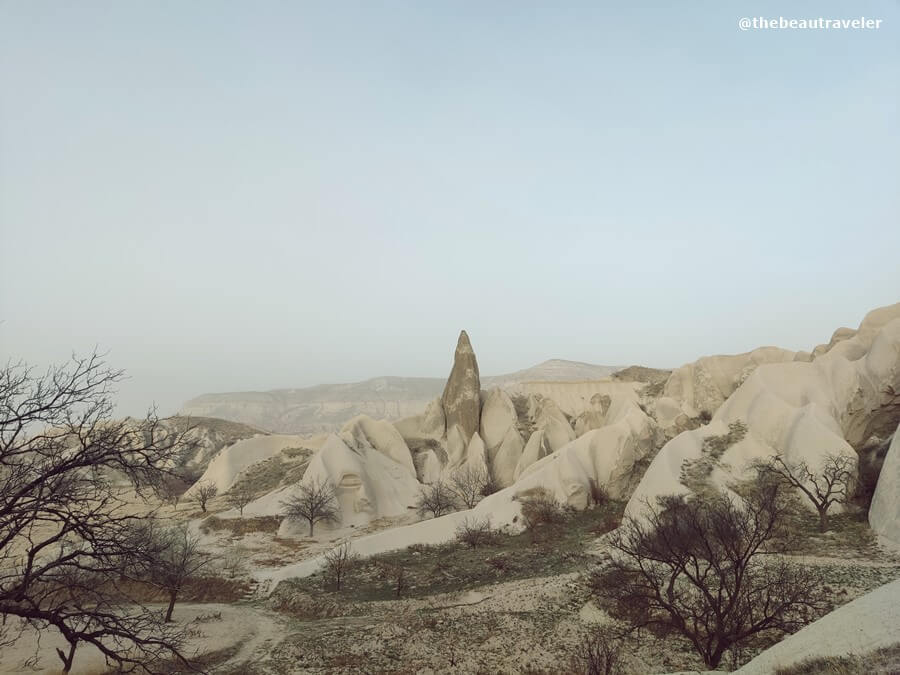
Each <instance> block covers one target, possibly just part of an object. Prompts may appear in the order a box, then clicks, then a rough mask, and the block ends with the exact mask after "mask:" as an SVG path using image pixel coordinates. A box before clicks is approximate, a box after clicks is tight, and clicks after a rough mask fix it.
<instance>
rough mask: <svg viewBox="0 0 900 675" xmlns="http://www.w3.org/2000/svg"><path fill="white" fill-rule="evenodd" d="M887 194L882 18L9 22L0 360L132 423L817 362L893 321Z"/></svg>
mask: <svg viewBox="0 0 900 675" xmlns="http://www.w3.org/2000/svg"><path fill="white" fill-rule="evenodd" d="M780 15H783V16H785V17H788V18H805V17H819V16H823V17H834V18H854V17H858V16H860V15H865V16H869V17H874V18H881V19H882V20H883V24H882V26H881V28H880V29H879V30H868V31H865V30H864V31H835V30H832V31H819V32H809V31H799V30H797V31H748V32H742V31H740V30H739V29H738V19H740V18H741V17H745V16H746V17H754V16H774V17H778V16H780ZM898 187H900V4H898V2H896V1H893V0H892V1H885V2H873V3H865V2H853V3H851V2H845V3H831V2H820V1H816V2H806V3H801V2H792V3H785V2H778V3H774V2H772V3H761V2H720V1H716V2H705V3H659V6H654V5H653V4H650V3H640V6H638V3H628V2H617V3H611V2H610V3H601V2H585V3H555V2H554V3H550V2H541V3H528V2H521V1H518V0H517V1H515V2H513V1H508V2H500V1H495V2H485V1H483V0H479V1H477V2H475V1H471V2H467V1H460V0H452V1H450V0H446V1H436V0H434V1H432V0H429V1H427V2H420V1H412V0H410V1H409V2H368V1H366V2H340V1H337V2H335V1H328V2H316V3H313V2H260V1H258V0H257V1H254V2H249V1H246V2H222V1H218V0H216V1H210V2H200V1H196V0H195V1H192V2H180V1H171V2H156V1H154V2H150V1H146V2H113V1H110V2H102V3H99V2H98V3H95V2H63V0H57V1H55V2H40V1H35V0H28V1H25V0H16V1H14V2H13V1H8V0H6V1H2V2H0V354H3V355H4V357H5V355H8V356H10V357H12V358H19V357H22V358H25V359H27V360H28V361H30V362H33V363H35V364H38V365H42V366H43V365H46V364H48V363H50V362H52V361H59V360H60V359H64V358H65V357H66V356H67V355H68V354H69V353H70V352H71V351H72V350H76V351H79V352H85V351H86V350H89V349H90V348H91V347H92V346H93V345H94V344H97V345H99V346H100V347H101V348H102V349H104V350H109V352H110V353H109V361H110V362H111V363H112V364H113V365H115V366H117V367H121V368H125V369H127V371H128V372H129V374H130V375H131V379H130V380H129V381H128V382H127V383H126V384H125V385H124V386H123V388H122V406H121V409H122V411H123V412H126V413H137V412H140V411H141V410H142V409H146V407H147V405H148V404H149V403H151V401H153V400H155V401H157V402H158V403H159V405H160V409H161V411H162V412H164V413H169V412H174V411H175V410H176V409H177V408H178V406H179V405H180V404H181V403H182V402H183V401H184V400H186V399H188V398H190V397H191V396H193V395H196V394H199V393H202V392H209V391H236V390H245V389H270V388H277V387H292V386H304V385H310V384H315V383H319V382H339V381H352V380H358V379H363V378H367V377H372V376H375V375H383V374H392V375H409V376H412V375H423V376H444V375H446V374H447V373H448V372H449V368H450V362H451V358H452V350H453V347H454V345H455V340H456V336H457V333H458V331H459V330H460V329H461V328H466V329H467V330H468V332H469V334H470V336H471V338H472V342H473V345H474V347H475V350H476V353H477V355H478V359H479V363H480V365H481V370H482V372H483V373H486V374H489V373H499V372H505V371H511V370H516V369H519V368H523V367H526V366H529V365H532V364H534V363H537V362H539V361H542V360H544V359H547V358H554V357H556V358H567V359H574V360H582V361H589V362H594V363H602V364H631V363H641V364H646V365H653V366H676V365H679V364H681V363H684V362H687V361H691V360H693V359H695V358H697V357H698V356H700V355H703V354H709V353H728V352H738V351H745V350H748V349H751V348H754V347H756V346H759V345H762V344H777V345H780V346H784V347H789V348H795V349H800V348H805V349H808V348H811V347H812V346H813V345H815V344H816V343H818V342H822V341H826V340H827V339H828V338H829V336H830V335H831V332H832V330H833V329H834V328H836V327H838V326H840V325H850V326H856V325H857V324H858V322H859V320H860V319H861V318H862V316H863V315H864V314H865V312H866V311H867V310H869V309H871V308H873V307H876V306H880V305H885V304H889V303H892V302H896V301H898V300H900V196H898V195H900V189H898ZM4 360H5V358H4Z"/></svg>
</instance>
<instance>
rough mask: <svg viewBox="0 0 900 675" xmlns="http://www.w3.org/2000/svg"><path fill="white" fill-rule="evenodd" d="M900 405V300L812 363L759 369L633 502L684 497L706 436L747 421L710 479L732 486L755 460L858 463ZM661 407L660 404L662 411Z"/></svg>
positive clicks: (682, 441) (660, 458) (689, 435)
mask: <svg viewBox="0 0 900 675" xmlns="http://www.w3.org/2000/svg"><path fill="white" fill-rule="evenodd" d="M898 406H900V303H898V304H896V305H891V306H890V307H884V308H881V309H878V310H875V311H873V312H870V313H869V314H868V315H866V317H865V319H863V322H862V323H861V324H860V328H859V330H858V331H857V332H856V333H855V334H854V335H853V337H850V338H847V339H845V340H841V341H838V342H837V343H836V344H835V345H834V346H832V348H831V349H829V350H828V351H827V352H826V353H824V354H822V355H820V356H818V357H816V358H815V359H814V360H813V361H812V362H805V361H793V360H790V361H786V362H775V363H766V364H762V365H759V366H758V367H756V368H754V369H753V372H752V373H751V374H750V376H749V377H747V378H746V380H745V381H744V382H743V384H741V385H740V386H739V387H738V388H737V390H736V391H735V392H734V393H733V394H732V395H731V396H730V397H729V398H728V400H727V401H726V402H725V403H724V404H723V405H721V407H719V408H718V410H717V411H716V413H715V415H713V417H712V421H711V422H710V423H709V424H708V425H706V426H704V427H702V428H700V429H696V430H692V431H685V432H683V433H681V434H680V435H678V436H677V437H675V438H674V439H672V440H671V441H669V442H668V443H667V444H666V445H665V447H663V448H662V450H661V451H660V452H659V454H658V455H657V456H656V458H655V459H654V460H653V462H652V464H651V465H650V468H649V469H648V470H647V472H646V474H645V475H644V477H643V479H642V480H641V483H640V485H639V486H638V488H637V490H635V493H634V494H633V495H632V497H631V500H630V501H629V504H628V507H627V512H628V513H631V514H635V513H638V512H641V511H642V510H643V508H644V506H643V505H644V504H645V503H652V502H653V501H654V499H655V498H656V497H657V496H659V495H665V494H684V493H687V492H690V490H691V488H690V487H689V486H687V485H685V484H683V483H682V482H681V479H680V476H681V469H682V467H684V466H685V465H686V463H688V464H690V463H697V462H698V460H700V461H703V460H704V459H705V458H704V439H706V438H708V437H710V436H722V435H724V434H726V433H728V431H729V427H730V425H732V424H734V423H736V422H740V423H742V424H743V425H745V426H746V429H747V431H746V434H745V435H744V437H743V438H742V439H741V440H740V441H739V442H735V443H733V444H732V445H731V446H730V447H729V448H727V449H726V450H725V451H724V452H723V453H722V454H721V455H720V456H718V457H717V458H716V461H715V462H714V463H710V464H709V471H708V472H707V476H706V479H707V480H708V484H709V485H710V486H714V487H726V486H728V485H729V484H731V483H732V482H734V481H736V480H740V479H742V478H746V477H749V475H750V474H749V472H748V464H749V463H750V462H751V461H752V460H755V459H764V458H766V457H769V456H772V455H776V454H778V455H782V456H783V457H784V458H785V460H786V461H788V462H789V463H799V462H805V463H806V464H807V466H809V467H810V468H811V469H812V470H814V471H815V470H817V469H819V468H820V467H821V466H822V463H823V462H824V460H825V458H826V456H827V455H829V454H840V455H844V456H847V457H849V458H851V459H852V460H854V462H855V461H856V458H857V454H856V451H855V449H854V448H855V447H858V446H859V445H860V444H861V443H863V442H865V440H866V439H868V438H870V437H871V436H872V435H873V434H877V435H880V434H881V433H883V429H884V427H885V425H886V424H888V423H890V421H891V420H893V424H894V427H896V417H895V415H896V413H897V409H898ZM657 410H658V409H657Z"/></svg>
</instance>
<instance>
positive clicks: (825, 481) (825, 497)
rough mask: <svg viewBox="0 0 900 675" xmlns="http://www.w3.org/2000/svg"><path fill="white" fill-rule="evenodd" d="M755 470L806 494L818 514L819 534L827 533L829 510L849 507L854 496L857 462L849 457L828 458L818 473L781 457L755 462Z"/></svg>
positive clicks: (806, 466)
mask: <svg viewBox="0 0 900 675" xmlns="http://www.w3.org/2000/svg"><path fill="white" fill-rule="evenodd" d="M753 466H754V467H755V468H756V469H757V471H761V472H764V473H768V474H769V475H771V476H774V477H776V478H777V479H779V480H781V481H783V482H784V483H785V484H787V485H790V486H791V487H793V488H796V489H798V490H800V491H801V492H802V493H803V494H805V495H806V496H807V497H808V498H809V501H811V502H812V503H813V506H815V507H816V511H817V512H818V514H819V531H820V532H825V531H826V530H827V529H828V509H830V508H831V507H832V506H833V505H834V504H838V503H840V504H844V503H846V502H847V501H848V500H849V499H850V498H851V497H852V496H853V488H854V486H855V482H856V480H855V479H856V460H855V459H854V458H852V457H848V456H847V455H839V454H828V455H826V456H825V461H824V463H823V465H822V469H821V471H818V472H816V471H812V470H811V469H810V468H809V466H808V465H807V464H806V462H797V463H789V462H788V461H787V460H785V458H784V457H782V456H781V455H773V456H772V457H770V458H769V459H767V460H762V461H758V462H755V463H754V464H753Z"/></svg>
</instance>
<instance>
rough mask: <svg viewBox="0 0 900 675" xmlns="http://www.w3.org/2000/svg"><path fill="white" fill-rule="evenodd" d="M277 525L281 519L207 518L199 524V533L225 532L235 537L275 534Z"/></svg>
mask: <svg viewBox="0 0 900 675" xmlns="http://www.w3.org/2000/svg"><path fill="white" fill-rule="evenodd" d="M279 525H281V518H280V517H278V516H252V517H251V516H248V517H246V518H218V517H216V516H209V517H208V518H206V520H204V521H203V522H202V523H200V531H201V532H203V534H209V533H210V532H222V531H227V532H230V533H231V534H232V535H234V536H236V537H240V536H243V535H245V534H252V533H254V532H264V533H267V534H275V533H276V532H278V527H279ZM279 541H281V540H279Z"/></svg>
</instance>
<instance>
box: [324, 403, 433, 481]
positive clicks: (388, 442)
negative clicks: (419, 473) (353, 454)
mask: <svg viewBox="0 0 900 675" xmlns="http://www.w3.org/2000/svg"><path fill="white" fill-rule="evenodd" d="M339 435H340V437H341V439H342V440H343V441H344V442H345V443H346V444H347V445H348V446H349V447H350V448H351V449H353V450H357V451H359V450H363V449H365V448H374V449H375V450H378V451H379V452H381V453H383V454H384V455H386V456H387V457H390V458H391V459H393V460H394V461H395V462H397V464H399V465H401V466H405V467H406V468H407V469H408V470H409V471H410V473H412V475H413V476H415V475H416V468H415V466H413V459H412V454H411V453H410V451H409V447H408V446H407V445H406V441H405V440H403V436H401V435H400V432H398V431H397V429H396V428H395V427H394V425H393V424H391V423H390V422H386V421H385V420H373V419H372V418H371V417H368V416H367V415H360V416H359V417H355V418H353V419H352V420H350V421H349V422H347V424H345V425H344V428H343V429H341V432H340V434H339Z"/></svg>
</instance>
